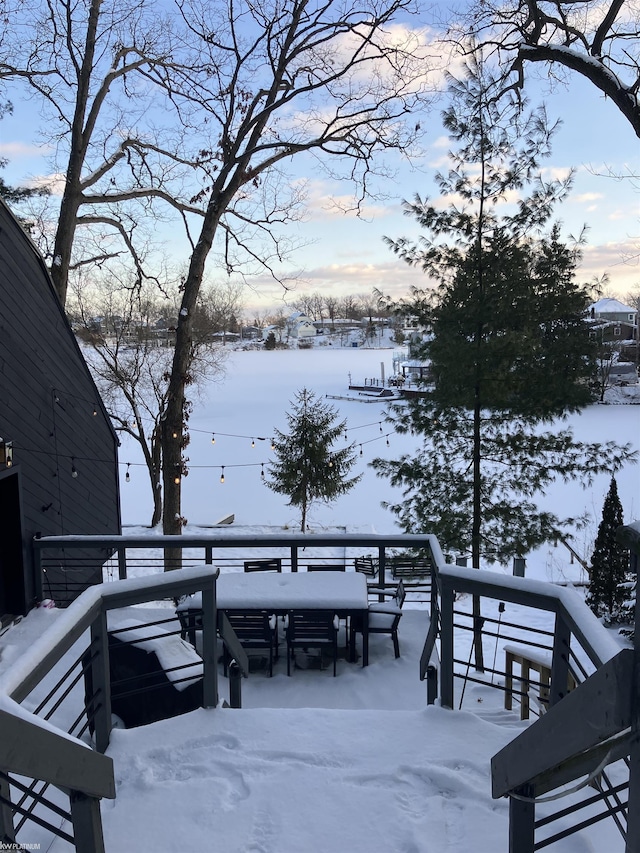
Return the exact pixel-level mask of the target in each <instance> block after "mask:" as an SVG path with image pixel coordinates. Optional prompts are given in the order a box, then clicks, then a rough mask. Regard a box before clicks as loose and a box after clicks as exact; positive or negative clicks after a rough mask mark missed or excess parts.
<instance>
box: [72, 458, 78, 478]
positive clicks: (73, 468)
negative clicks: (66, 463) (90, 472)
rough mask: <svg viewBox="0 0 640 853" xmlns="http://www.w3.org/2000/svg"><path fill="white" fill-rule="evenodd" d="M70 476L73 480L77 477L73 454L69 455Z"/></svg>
mask: <svg viewBox="0 0 640 853" xmlns="http://www.w3.org/2000/svg"><path fill="white" fill-rule="evenodd" d="M71 476H72V477H73V479H74V480H75V479H77V477H78V470H77V468H76V463H75V459H74V457H73V456H72V457H71Z"/></svg>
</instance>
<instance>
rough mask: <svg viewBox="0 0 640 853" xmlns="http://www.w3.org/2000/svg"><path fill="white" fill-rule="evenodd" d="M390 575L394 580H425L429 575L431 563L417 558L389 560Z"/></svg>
mask: <svg viewBox="0 0 640 853" xmlns="http://www.w3.org/2000/svg"><path fill="white" fill-rule="evenodd" d="M391 574H392V575H393V577H394V578H396V579H398V578H405V580H414V579H419V578H427V577H429V576H430V575H431V561H430V560H425V559H420V558H418V557H409V558H406V557H394V558H392V560H391Z"/></svg>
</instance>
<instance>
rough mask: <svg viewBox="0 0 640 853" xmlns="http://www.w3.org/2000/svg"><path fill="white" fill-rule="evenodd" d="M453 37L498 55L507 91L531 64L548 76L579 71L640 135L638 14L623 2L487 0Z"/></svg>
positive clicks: (519, 83) (518, 86)
mask: <svg viewBox="0 0 640 853" xmlns="http://www.w3.org/2000/svg"><path fill="white" fill-rule="evenodd" d="M461 26H462V28H461V29H460V28H456V31H455V33H454V38H460V37H463V38H464V37H468V35H469V33H471V34H472V36H473V38H474V39H475V41H476V42H477V44H479V45H482V46H483V48H489V49H492V50H493V51H495V52H496V53H497V55H498V58H499V60H500V62H501V65H502V67H503V69H504V77H503V79H502V85H503V86H504V85H505V80H506V81H508V83H507V88H513V89H517V90H520V89H521V88H522V87H523V85H524V77H525V66H526V64H527V63H540V62H541V63H544V64H545V65H547V66H548V68H549V74H550V75H554V74H555V75H558V74H559V73H560V71H561V69H568V70H571V71H575V72H577V73H578V74H580V75H582V76H583V77H585V78H586V79H587V80H589V81H591V83H593V85H594V86H595V87H596V88H597V89H599V90H600V91H601V92H602V93H603V94H604V95H606V97H607V98H609V99H610V100H611V101H612V102H613V103H614V104H615V105H616V107H617V108H618V109H619V110H620V112H621V113H622V114H623V115H624V117H625V118H626V119H627V120H628V121H629V123H630V124H631V127H632V128H633V130H634V132H635V134H636V136H638V137H640V103H639V101H638V92H639V91H640V11H639V8H638V6H637V4H633V3H625V2H624V0H607V1H606V2H603V3H599V4H598V3H592V2H590V0H507V2H506V3H501V2H500V3H496V2H494V0H487V2H484V0H483V2H482V3H481V4H478V5H476V6H474V7H473V10H472V13H471V16H470V17H468V18H466V19H464V20H463V22H462V25H461Z"/></svg>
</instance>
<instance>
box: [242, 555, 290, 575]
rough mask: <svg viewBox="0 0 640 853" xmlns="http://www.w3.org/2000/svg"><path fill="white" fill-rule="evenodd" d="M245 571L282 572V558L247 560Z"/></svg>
mask: <svg viewBox="0 0 640 853" xmlns="http://www.w3.org/2000/svg"><path fill="white" fill-rule="evenodd" d="M244 570H245V572H282V560H281V559H280V558H279V557H274V558H273V559H272V560H245V561H244Z"/></svg>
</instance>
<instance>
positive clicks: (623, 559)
mask: <svg viewBox="0 0 640 853" xmlns="http://www.w3.org/2000/svg"><path fill="white" fill-rule="evenodd" d="M623 523H624V522H623V513H622V504H621V502H620V498H619V496H618V486H617V483H616V478H615V477H612V478H611V485H610V486H609V491H608V492H607V496H606V497H605V499H604V505H603V508H602V520H601V521H600V526H599V527H598V535H597V536H596V543H595V547H594V549H593V554H592V556H591V571H590V579H589V592H588V593H587V604H588V605H589V607H590V608H591V609H592V610H593V612H594V613H595V614H596V616H604V617H605V619H606V620H607V621H622V620H621V616H622V615H623V614H622V610H623V606H624V602H625V601H626V599H627V598H629V591H628V589H626V588H625V586H624V584H625V582H626V581H627V573H628V570H629V552H628V550H627V549H626V548H624V547H623V546H622V545H621V544H620V543H619V542H616V530H617V528H618V527H620V526H621V525H622V524H623Z"/></svg>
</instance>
